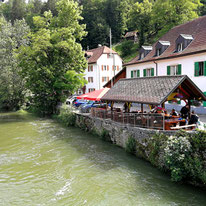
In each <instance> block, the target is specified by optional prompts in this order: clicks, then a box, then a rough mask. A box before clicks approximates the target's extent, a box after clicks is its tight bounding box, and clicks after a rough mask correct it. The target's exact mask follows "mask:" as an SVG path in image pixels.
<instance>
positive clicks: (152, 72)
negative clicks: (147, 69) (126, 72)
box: [151, 68, 154, 77]
mask: <svg viewBox="0 0 206 206" xmlns="http://www.w3.org/2000/svg"><path fill="white" fill-rule="evenodd" d="M151 76H152V77H153V76H154V68H152V69H151Z"/></svg>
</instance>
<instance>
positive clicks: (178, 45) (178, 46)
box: [177, 43, 183, 52]
mask: <svg viewBox="0 0 206 206" xmlns="http://www.w3.org/2000/svg"><path fill="white" fill-rule="evenodd" d="M182 50H183V43H179V44H177V52H180V51H182Z"/></svg>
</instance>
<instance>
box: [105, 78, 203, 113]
mask: <svg viewBox="0 0 206 206" xmlns="http://www.w3.org/2000/svg"><path fill="white" fill-rule="evenodd" d="M175 99H179V100H184V101H185V102H186V104H189V105H191V103H192V101H194V100H195V101H206V96H205V95H204V93H203V92H202V91H201V90H200V89H199V88H198V87H197V85H196V84H195V83H194V82H193V81H192V80H191V79H190V78H189V77H188V76H187V75H178V76H156V77H144V78H130V79H120V80H119V81H118V82H117V83H116V84H115V85H114V87H112V88H111V89H110V90H109V91H108V92H107V93H106V94H105V95H104V96H103V97H102V98H101V100H102V101H105V102H110V103H112V104H113V103H114V102H123V103H126V104H128V105H130V104H131V103H139V104H141V111H142V112H143V105H144V104H147V105H152V106H158V105H161V106H162V107H163V108H164V103H165V102H167V101H169V100H175Z"/></svg>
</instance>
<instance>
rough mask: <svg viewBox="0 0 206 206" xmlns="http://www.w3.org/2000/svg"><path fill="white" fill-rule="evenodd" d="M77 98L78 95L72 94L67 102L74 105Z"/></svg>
mask: <svg viewBox="0 0 206 206" xmlns="http://www.w3.org/2000/svg"><path fill="white" fill-rule="evenodd" d="M76 100H77V96H72V97H69V98H67V100H66V104H67V105H72V104H74V102H75V101H76Z"/></svg>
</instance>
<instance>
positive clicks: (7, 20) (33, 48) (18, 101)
mask: <svg viewBox="0 0 206 206" xmlns="http://www.w3.org/2000/svg"><path fill="white" fill-rule="evenodd" d="M204 14H206V0H47V1H41V0H28V1H26V0H5V1H2V0H0V110H16V109H19V108H21V107H22V105H27V104H29V105H30V106H32V107H33V108H34V109H35V110H37V111H40V112H41V113H43V114H49V115H50V114H54V113H56V112H57V111H56V108H57V105H58V103H59V102H64V101H65V99H66V98H67V97H68V95H69V94H72V93H73V92H74V91H76V90H77V89H78V88H81V87H82V86H83V85H84V84H85V83H86V81H85V80H84V78H83V73H84V70H85V68H86V67H87V62H86V59H85V58H84V52H83V49H84V50H85V49H88V48H90V49H92V48H95V47H97V46H98V44H102V45H109V40H110V38H109V31H110V28H111V31H112V43H113V45H115V44H116V45H117V46H116V47H115V48H116V49H117V50H118V49H119V50H120V55H122V57H123V58H124V56H127V55H128V54H129V53H132V52H133V51H137V50H138V47H140V46H141V45H143V44H144V45H147V44H151V43H153V42H154V41H155V40H157V39H158V38H159V37H160V36H162V35H163V34H164V33H166V32H167V31H168V30H169V29H171V28H172V27H174V26H176V25H179V24H182V23H184V22H187V21H189V20H192V19H194V18H198V16H201V15H204ZM127 31H138V33H139V40H138V42H137V44H133V42H132V44H133V45H135V46H132V45H131V44H128V43H127V42H126V43H125V41H123V36H124V35H125V33H126V32H127ZM122 41H123V42H122ZM120 42H121V44H120ZM130 43H131V42H130ZM118 46H119V47H118ZM121 51H122V52H121ZM134 54H135V53H134Z"/></svg>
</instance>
